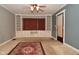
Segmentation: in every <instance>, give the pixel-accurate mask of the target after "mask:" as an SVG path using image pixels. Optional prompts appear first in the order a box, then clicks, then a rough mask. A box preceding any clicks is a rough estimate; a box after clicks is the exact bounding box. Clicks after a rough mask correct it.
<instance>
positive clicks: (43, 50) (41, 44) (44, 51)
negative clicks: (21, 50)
mask: <svg viewBox="0 0 79 59" xmlns="http://www.w3.org/2000/svg"><path fill="white" fill-rule="evenodd" d="M40 45H41V49H42V51H43V54H44V55H46V54H45V51H44V48H43V46H42V43H41V42H40Z"/></svg>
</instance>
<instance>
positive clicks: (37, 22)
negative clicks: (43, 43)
mask: <svg viewBox="0 0 79 59" xmlns="http://www.w3.org/2000/svg"><path fill="white" fill-rule="evenodd" d="M23 30H45V19H44V18H23Z"/></svg>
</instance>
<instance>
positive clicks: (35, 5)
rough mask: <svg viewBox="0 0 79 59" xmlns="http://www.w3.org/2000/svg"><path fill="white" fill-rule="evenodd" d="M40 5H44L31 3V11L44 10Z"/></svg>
mask: <svg viewBox="0 0 79 59" xmlns="http://www.w3.org/2000/svg"><path fill="white" fill-rule="evenodd" d="M40 7H42V6H38V5H37V4H31V7H30V9H31V12H32V13H33V12H37V13H38V12H39V11H42V9H40Z"/></svg>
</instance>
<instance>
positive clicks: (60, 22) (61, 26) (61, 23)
mask: <svg viewBox="0 0 79 59" xmlns="http://www.w3.org/2000/svg"><path fill="white" fill-rule="evenodd" d="M56 18H57V40H59V41H60V42H62V43H63V34H64V31H63V30H64V14H63V13H61V14H59V15H57V17H56Z"/></svg>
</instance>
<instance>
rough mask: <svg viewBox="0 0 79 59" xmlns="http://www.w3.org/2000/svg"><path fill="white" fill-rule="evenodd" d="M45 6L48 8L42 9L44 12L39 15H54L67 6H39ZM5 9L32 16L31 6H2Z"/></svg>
mask: <svg viewBox="0 0 79 59" xmlns="http://www.w3.org/2000/svg"><path fill="white" fill-rule="evenodd" d="M39 5H44V6H46V7H44V8H43V7H42V8H41V9H42V10H44V12H39V14H54V13H55V12H56V11H58V10H59V9H61V8H62V7H64V6H65V4H39ZM1 6H3V7H4V8H6V9H8V10H9V11H10V12H12V13H14V14H31V11H30V8H29V7H30V4H2V5H1Z"/></svg>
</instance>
